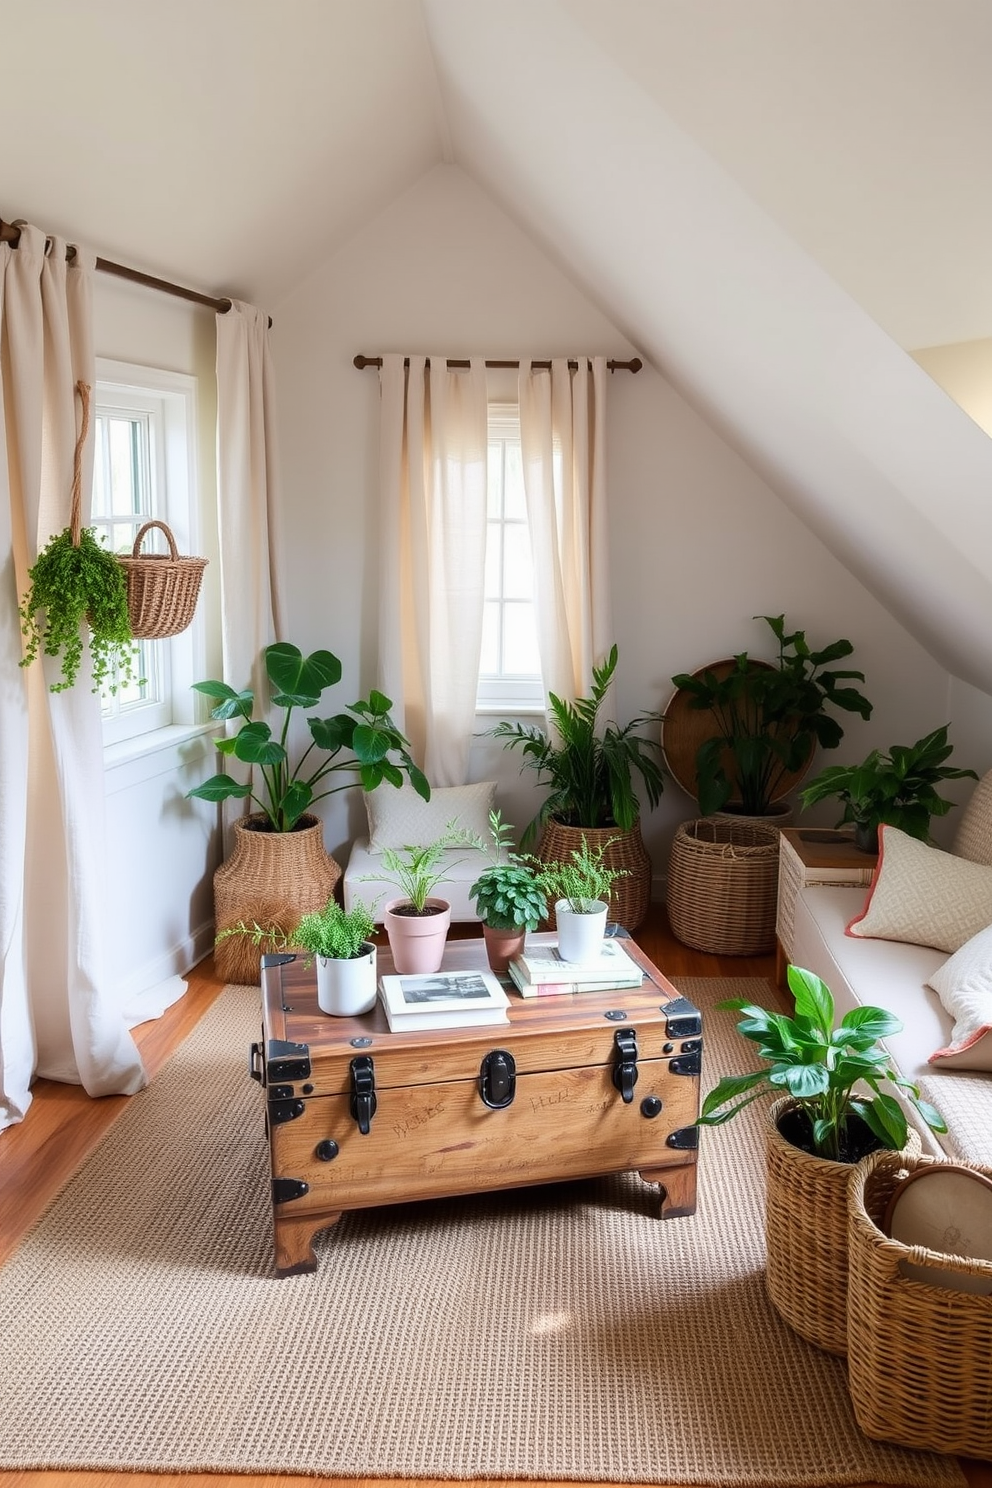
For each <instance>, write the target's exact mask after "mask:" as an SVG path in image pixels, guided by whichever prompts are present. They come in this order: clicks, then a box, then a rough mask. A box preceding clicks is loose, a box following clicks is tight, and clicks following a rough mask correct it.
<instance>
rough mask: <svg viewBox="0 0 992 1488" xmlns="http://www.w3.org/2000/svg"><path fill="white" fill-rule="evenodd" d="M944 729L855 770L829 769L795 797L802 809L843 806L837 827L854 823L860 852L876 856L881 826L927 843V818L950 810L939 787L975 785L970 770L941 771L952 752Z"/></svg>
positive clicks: (878, 754)
mask: <svg viewBox="0 0 992 1488" xmlns="http://www.w3.org/2000/svg"><path fill="white" fill-rule="evenodd" d="M949 727H950V725H949V724H946V723H945V724H944V726H943V727H942V728H939V729H934V730H933V732H932V733H930V734H924V736H923V738H922V739H917V741H916V743H915V744H893V745H892V747H891V749H890V750H889V751H888V753H884V752H883V751H882V750H880V749H873V750H872V751H871V753H870V754H868V755H866V756H865V758H864V759H863V760H862V761H861V763H860V765H829V766H828V767H827V768H826V769H825V770H821V771H820V773H819V775H817V776H816V777H815V778H814V779H813V780H811V781H810V783H809V785H808V786H806V788H805V790H802V791H800V793H799V799H800V801H801V802H802V804H803V807H809V806H814V805H815V804H816V802H817V801H825V800H827V799H828V798H829V797H830V796H836V797H837V799H838V800H839V801H841V802H843V806H844V812H843V815H842V816H841V818H840V821H839V822H838V823H837V825H838V826H839V827H840V826H843V825H844V824H845V823H847V822H853V823H854V842H855V845H856V846H857V847H860V848H861V849H862V851H863V852H877V851H878V828H879V825H880V824H881V823H882V822H885V823H887V824H888V825H889V826H892V827H898V828H899V830H900V831H901V832H905V833H906V834H907V836H909V837H917V838H919V840H920V841H922V842H926V841H928V840H929V837H930V818H931V817H933V816H946V815H947V813H948V812H949V811H950V809H951V807H952V806H953V805H954V802H953V801H948V800H947V799H946V797H944V796H941V795H938V794H937V786H938V785H939V783H940V782H941V781H943V780H964V779H970V780H977V779H978V776H977V775H976V774H975V771H974V770H958V769H955V768H954V767H952V766H951V765H945V763H944V761H945V760H946V759H947V758H948V756H949V755H950V753H951V751H952V748H953V746H952V745H951V744H948V742H947V730H948V728H949Z"/></svg>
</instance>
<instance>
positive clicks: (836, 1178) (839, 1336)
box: [765, 1096, 921, 1355]
mask: <svg viewBox="0 0 992 1488" xmlns="http://www.w3.org/2000/svg"><path fill="white" fill-rule="evenodd" d="M791 1104H792V1101H791V1099H790V1097H789V1096H783V1097H782V1098H781V1099H780V1100H777V1101H775V1103H774V1105H772V1106H770V1107H769V1110H768V1127H767V1130H766V1142H765V1173H766V1199H765V1247H766V1251H767V1260H766V1271H765V1282H766V1285H767V1288H768V1296H769V1298H770V1299H771V1302H772V1305H773V1307H774V1308H775V1311H776V1312H777V1313H778V1315H779V1316H780V1317H781V1318H783V1319H784V1320H785V1322H787V1323H788V1324H789V1327H790V1328H792V1329H793V1330H794V1331H795V1332H796V1333H798V1334H799V1335H800V1337H801V1338H805V1339H806V1341H807V1343H814V1344H816V1346H817V1348H821V1349H824V1350H825V1351H826V1352H827V1353H828V1354H840V1355H843V1354H846V1353H847V1231H848V1218H847V1211H848V1189H849V1186H850V1183H851V1180H852V1177H853V1175H854V1173H855V1172H856V1171H857V1164H856V1163H842V1162H831V1160H830V1159H829V1158H825V1157H815V1156H813V1155H812V1154H811V1153H809V1152H803V1151H802V1149H801V1148H799V1147H795V1146H793V1144H792V1143H791V1142H788V1141H786V1139H785V1137H783V1136H782V1133H781V1132H780V1131H779V1129H778V1122H779V1120H780V1118H781V1117H782V1116H783V1115H784V1113H785V1112H786V1111H787V1110H788V1108H789V1106H790V1105H791ZM920 1146H921V1144H920V1138H919V1134H918V1133H917V1132H915V1131H914V1130H913V1129H912V1128H910V1132H909V1141H908V1144H907V1151H909V1152H912V1153H918V1152H919V1151H920ZM889 1155H890V1156H893V1157H895V1158H896V1160H897V1161H898V1160H901V1154H899V1153H892V1154H889Z"/></svg>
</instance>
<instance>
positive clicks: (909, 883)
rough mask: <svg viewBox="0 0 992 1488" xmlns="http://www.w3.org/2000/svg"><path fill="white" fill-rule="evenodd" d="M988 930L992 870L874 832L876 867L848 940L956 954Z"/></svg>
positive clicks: (891, 832)
mask: <svg viewBox="0 0 992 1488" xmlns="http://www.w3.org/2000/svg"><path fill="white" fill-rule="evenodd" d="M986 925H992V867H987V866H986V865H985V864H984V863H971V862H968V861H967V859H965V858H958V857H955V856H954V854H953V853H947V852H941V851H940V849H939V848H936V847H928V846H927V844H926V843H925V842H919V841H918V840H917V839H916V838H915V837H908V836H907V835H906V833H905V832H900V831H899V830H898V828H896V827H890V826H881V827H879V829H878V866H877V867H876V869H875V874H874V877H873V878H872V881H871V884H870V886H869V889H868V895H867V898H866V899H865V903H864V908H863V909H862V911H861V913H860V914H859V915H856V916H855V918H854V919H853V920H852V921H851V923H850V924H849V925H848V927H847V933H848V935H859V936H866V937H868V938H869V939H870V938H874V937H877V938H879V939H880V940H904V941H907V942H908V943H909V944H910V945H927V946H936V948H937V950H938V951H957V950H959V949H960V948H961V946H963V945H964V943H965V941H966V940H970V939H971V937H972V936H973V935H977V934H978V932H979V930H983V929H984V928H985V926H986Z"/></svg>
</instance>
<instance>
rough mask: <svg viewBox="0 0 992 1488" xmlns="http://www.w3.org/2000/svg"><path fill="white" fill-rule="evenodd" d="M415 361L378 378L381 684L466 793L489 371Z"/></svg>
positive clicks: (437, 769)
mask: <svg viewBox="0 0 992 1488" xmlns="http://www.w3.org/2000/svg"><path fill="white" fill-rule="evenodd" d="M408 361H409V366H408V367H406V368H404V365H403V363H404V358H403V357H402V356H398V355H393V356H385V357H383V359H382V367H381V369H380V373H379V379H380V390H381V400H382V414H381V425H380V449H379V457H380V458H379V480H380V517H381V520H380V525H379V533H378V540H379V551H380V586H379V593H380V599H379V605H380V608H379V685H380V686H381V688H382V690H383V692H385V693H386V695H387V696H388V697H390V698H392V699H393V701H394V703H395V705H396V707H395V710H394V712H395V717H396V721H397V723H398V724H399V725H400V727H401V728H402V729H403V730H404V732H405V733H406V734H407V736H408V737H409V739H410V741H411V743H412V745H413V753H414V757H415V758H416V759H417V760H418V761H419V762H420V763H421V765H422V768H423V770H424V772H425V774H426V775H427V778H428V780H429V781H430V782H431V784H432V785H437V786H444V785H463V784H465V782H466V780H467V779H468V759H469V749H470V746H471V743H472V730H473V727H474V724H475V702H476V694H477V690H478V683H479V657H480V654H481V649H482V614H483V598H484V590H485V563H486V474H487V451H488V422H487V420H488V406H487V399H486V368H485V362H484V360H482V359H481V358H478V357H473V358H472V359H471V361H470V365H469V366H468V367H467V368H462V369H456V368H449V367H448V365H447V362H446V359H445V358H444V357H439V356H433V357H430V358H426V357H423V356H411V357H410V358H409V359H408ZM428 363H429V365H428Z"/></svg>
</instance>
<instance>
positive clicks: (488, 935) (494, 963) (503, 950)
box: [482, 924, 527, 976]
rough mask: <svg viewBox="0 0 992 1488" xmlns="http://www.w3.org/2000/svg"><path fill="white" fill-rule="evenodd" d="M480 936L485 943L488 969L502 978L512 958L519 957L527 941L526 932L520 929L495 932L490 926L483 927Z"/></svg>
mask: <svg viewBox="0 0 992 1488" xmlns="http://www.w3.org/2000/svg"><path fill="white" fill-rule="evenodd" d="M482 936H483V939H484V940H485V942H486V955H487V957H488V958H489V967H490V970H491V971H494V972H495V973H496V975H497V976H504V975H505V974H506V972H507V971H508V970H509V967H510V962H511V961H512V960H513V958H514V956H519V955H520V953H521V951H522V950H523V948H524V942H525V941H526V939H527V931H526V930H520V929H513V930H495V929H494V928H493V926H492V925H485V924H484V925H483V927H482Z"/></svg>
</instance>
